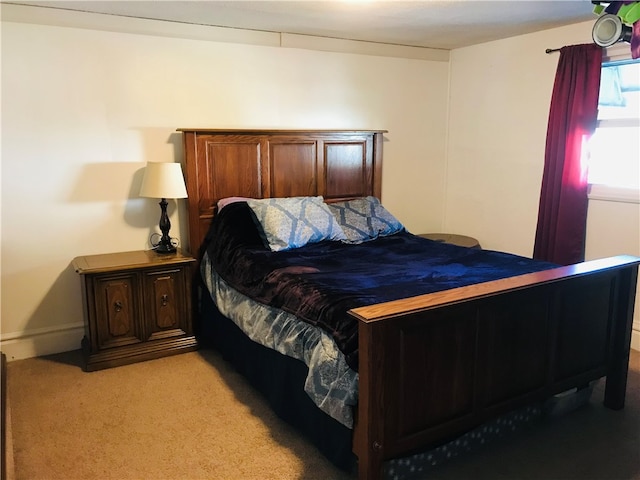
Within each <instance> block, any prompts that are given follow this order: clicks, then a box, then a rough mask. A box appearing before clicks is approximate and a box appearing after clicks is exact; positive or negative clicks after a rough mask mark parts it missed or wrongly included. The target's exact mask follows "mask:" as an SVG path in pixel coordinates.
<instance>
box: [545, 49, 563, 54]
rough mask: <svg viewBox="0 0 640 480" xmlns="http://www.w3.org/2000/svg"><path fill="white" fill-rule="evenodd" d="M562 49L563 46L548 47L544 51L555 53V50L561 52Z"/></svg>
mask: <svg viewBox="0 0 640 480" xmlns="http://www.w3.org/2000/svg"><path fill="white" fill-rule="evenodd" d="M560 50H562V49H561V48H547V49H546V50H545V51H544V53H555V52H559V51H560Z"/></svg>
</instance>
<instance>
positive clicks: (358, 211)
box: [329, 197, 404, 243]
mask: <svg viewBox="0 0 640 480" xmlns="http://www.w3.org/2000/svg"><path fill="white" fill-rule="evenodd" d="M329 208H330V209H331V211H332V212H333V214H334V215H335V217H336V219H337V220H338V223H339V224H340V226H341V227H342V230H343V231H344V233H345V235H346V236H347V239H346V240H344V241H345V242H347V243H362V242H366V241H368V240H375V239H376V238H378V237H385V236H387V235H392V234H394V233H397V232H401V231H403V230H404V226H403V225H402V223H400V222H399V221H398V219H397V218H395V217H394V216H393V215H391V213H389V211H388V210H387V209H385V208H384V207H383V206H382V205H381V204H380V200H378V199H377V198H375V197H363V198H355V199H353V200H347V201H344V202H336V203H330V204H329Z"/></svg>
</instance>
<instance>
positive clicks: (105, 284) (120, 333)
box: [94, 274, 143, 349]
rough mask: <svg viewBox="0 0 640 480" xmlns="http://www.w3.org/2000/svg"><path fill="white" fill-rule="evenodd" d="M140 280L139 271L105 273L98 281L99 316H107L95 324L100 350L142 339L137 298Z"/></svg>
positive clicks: (96, 285)
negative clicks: (123, 273)
mask: <svg viewBox="0 0 640 480" xmlns="http://www.w3.org/2000/svg"><path fill="white" fill-rule="evenodd" d="M137 281H138V277H137V276H136V275H135V274H125V275H104V276H100V277H98V278H97V279H96V280H95V289H96V293H97V295H96V299H95V308H96V310H97V312H98V315H99V316H100V317H101V318H103V319H105V321H104V322H99V323H97V324H96V325H95V326H94V329H95V331H96V332H97V348H98V349H103V348H112V347H117V346H122V345H130V344H133V343H138V342H140V341H142V339H143V338H142V331H141V328H140V324H139V322H138V320H137V318H138V314H139V312H138V301H137V299H135V298H134V294H135V292H136V291H137V289H136V287H135V285H136V284H137ZM94 321H95V320H94Z"/></svg>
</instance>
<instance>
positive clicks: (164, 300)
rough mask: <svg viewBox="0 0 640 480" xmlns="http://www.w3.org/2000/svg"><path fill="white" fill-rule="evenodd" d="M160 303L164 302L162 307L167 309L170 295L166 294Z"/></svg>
mask: <svg viewBox="0 0 640 480" xmlns="http://www.w3.org/2000/svg"><path fill="white" fill-rule="evenodd" d="M160 301H161V302H162V306H163V307H166V306H167V303H169V295H167V294H166V293H165V294H164V295H162V296H161V297H160Z"/></svg>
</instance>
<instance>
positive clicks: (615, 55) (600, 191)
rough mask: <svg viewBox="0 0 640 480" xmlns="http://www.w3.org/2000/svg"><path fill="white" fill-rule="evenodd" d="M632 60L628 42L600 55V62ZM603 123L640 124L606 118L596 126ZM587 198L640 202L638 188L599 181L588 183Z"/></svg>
mask: <svg viewBox="0 0 640 480" xmlns="http://www.w3.org/2000/svg"><path fill="white" fill-rule="evenodd" d="M625 60H632V58H631V52H630V50H629V44H627V43H617V44H616V45H613V46H611V47H608V48H605V49H604V52H603V55H602V64H603V65H604V64H606V63H611V62H624V61H625ZM602 123H604V124H605V125H606V126H608V127H614V128H615V127H635V126H638V125H639V124H640V119H634V118H625V119H607V120H598V121H597V123H596V128H600V125H601V124H602ZM588 196H589V200H602V201H609V202H623V203H634V204H640V188H623V187H615V186H611V185H604V184H599V183H589V190H588Z"/></svg>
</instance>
